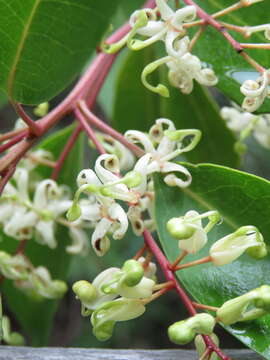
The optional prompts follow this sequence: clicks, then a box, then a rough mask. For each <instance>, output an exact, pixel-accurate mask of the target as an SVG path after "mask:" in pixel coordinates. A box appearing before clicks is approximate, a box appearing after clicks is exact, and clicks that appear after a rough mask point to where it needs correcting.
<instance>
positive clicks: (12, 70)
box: [7, 0, 41, 98]
mask: <svg viewBox="0 0 270 360" xmlns="http://www.w3.org/2000/svg"><path fill="white" fill-rule="evenodd" d="M40 3H41V0H36V2H35V4H34V6H33V8H32V11H31V12H30V14H29V17H28V19H27V22H26V24H25V28H24V30H23V32H22V36H21V41H20V43H19V46H18V48H17V52H16V55H15V57H14V62H13V64H12V66H11V68H10V72H9V77H8V86H7V90H8V95H9V97H10V98H11V95H12V89H13V82H14V78H15V75H16V68H17V65H18V63H19V61H20V57H21V54H22V51H23V49H24V45H25V42H26V39H27V36H28V34H29V29H30V26H31V25H32V22H33V19H34V16H35V14H36V11H37V9H38V7H39V5H40Z"/></svg>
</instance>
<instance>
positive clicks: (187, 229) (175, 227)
mask: <svg viewBox="0 0 270 360" xmlns="http://www.w3.org/2000/svg"><path fill="white" fill-rule="evenodd" d="M167 230H168V231H169V233H170V235H171V236H172V237H174V238H176V239H177V240H185V239H189V238H191V236H192V235H193V234H194V232H195V231H196V228H194V227H193V226H192V225H190V224H187V223H186V222H185V221H184V220H183V219H181V218H172V219H170V220H169V221H168V222H167Z"/></svg>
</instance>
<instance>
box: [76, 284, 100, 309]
mask: <svg viewBox="0 0 270 360" xmlns="http://www.w3.org/2000/svg"><path fill="white" fill-rule="evenodd" d="M72 290H73V292H74V293H75V294H76V296H77V297H78V299H80V300H81V302H82V303H84V304H89V303H91V302H92V301H94V300H95V299H96V298H97V291H96V288H95V287H94V286H93V285H92V284H91V283H90V282H88V281H86V280H80V281H76V282H75V283H74V284H73V286H72Z"/></svg>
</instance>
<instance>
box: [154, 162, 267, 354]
mask: <svg viewBox="0 0 270 360" xmlns="http://www.w3.org/2000/svg"><path fill="white" fill-rule="evenodd" d="M184 165H185V166H186V167H187V169H188V170H189V171H190V172H191V174H192V184H191V185H190V186H189V187H188V188H187V189H183V190H180V189H178V188H175V187H168V186H166V185H165V184H164V181H163V179H162V178H161V177H156V179H155V189H156V222H157V227H158V233H159V238H160V241H161V244H162V247H163V249H164V251H165V253H166V255H167V256H168V259H169V260H170V261H171V262H172V261H174V260H175V258H176V257H177V254H178V253H179V249H178V246H177V241H176V240H175V239H173V238H171V237H170V235H169V234H168V232H167V230H166V223H167V221H168V220H169V219H170V218H172V217H176V216H178V217H179V216H182V215H184V214H185V213H186V212H187V211H188V210H193V209H194V210H196V211H198V212H200V213H202V212H205V211H208V210H210V209H211V210H215V209H216V210H218V211H219V212H220V213H221V215H222V217H223V223H222V224H221V225H218V226H215V228H214V229H213V230H212V231H211V232H210V234H209V241H208V244H207V246H206V247H205V248H204V249H202V250H201V251H200V252H199V253H198V254H196V255H189V256H187V258H186V259H185V262H188V261H191V260H195V259H198V258H201V257H203V256H207V255H208V250H209V247H210V246H211V245H212V244H213V242H214V241H216V240H218V239H220V238H221V237H223V236H224V235H226V234H229V233H231V232H233V231H234V230H235V229H237V228H239V227H240V226H243V225H255V226H257V227H258V228H259V230H260V231H261V232H262V234H263V236H264V239H265V241H266V243H267V244H268V245H270V240H269V214H270V203H269V198H270V182H269V181H266V180H264V179H262V178H259V177H256V176H254V175H249V174H247V173H244V172H240V171H237V170H232V169H229V168H225V167H221V166H216V165H211V164H202V165H198V166H194V165H190V164H184ZM269 272H270V262H269V256H267V258H264V259H263V260H254V259H251V258H250V257H249V256H248V255H242V256H241V257H240V258H239V260H237V261H235V262H233V263H232V264H228V265H225V266H221V267H215V266H213V265H211V264H210V263H208V264H204V265H197V266H194V267H192V268H189V269H185V270H181V271H178V272H177V276H178V277H179V279H180V280H181V282H182V283H183V285H184V286H185V288H186V289H187V290H188V292H189V293H190V294H191V295H192V297H194V299H195V300H196V301H198V302H200V303H203V304H207V305H212V306H217V307H218V306H220V305H222V304H223V303H224V302H225V301H227V300H229V299H231V298H233V297H236V296H239V295H241V294H243V293H245V292H247V291H249V290H251V289H254V288H256V287H258V286H260V285H262V284H268V285H269V284H270V279H269ZM226 329H227V330H228V331H229V332H230V333H232V334H233V335H234V336H236V337H237V338H238V339H240V340H241V341H242V342H243V343H244V344H245V345H246V346H248V347H250V348H252V349H254V350H255V351H257V352H259V353H260V354H262V355H263V356H265V358H266V359H270V347H269V332H270V316H265V317H263V318H261V319H260V320H256V321H253V322H248V323H238V324H236V325H234V326H232V327H226Z"/></svg>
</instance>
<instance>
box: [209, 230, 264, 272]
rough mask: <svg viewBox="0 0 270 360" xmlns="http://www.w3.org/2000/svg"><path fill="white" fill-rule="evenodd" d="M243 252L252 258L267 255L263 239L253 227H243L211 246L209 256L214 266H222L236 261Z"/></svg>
mask: <svg viewBox="0 0 270 360" xmlns="http://www.w3.org/2000/svg"><path fill="white" fill-rule="evenodd" d="M245 251H247V252H248V254H249V255H251V256H252V257H254V258H261V257H264V256H266V254H267V250H266V246H265V243H264V241H263V237H262V235H261V234H260V233H259V231H258V230H257V229H256V228H255V227H254V226H243V227H241V228H239V229H238V230H237V231H235V232H234V233H232V234H230V235H227V236H225V237H223V238H221V239H219V240H218V241H216V242H215V243H214V244H213V245H212V246H211V248H210V251H209V255H210V256H211V260H212V262H213V264H214V265H216V266H222V265H225V264H229V263H231V262H232V261H234V260H236V259H237V258H238V257H239V256H241V255H242V254H243V253H244V252H245Z"/></svg>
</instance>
